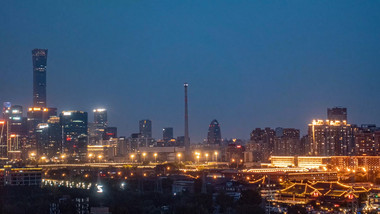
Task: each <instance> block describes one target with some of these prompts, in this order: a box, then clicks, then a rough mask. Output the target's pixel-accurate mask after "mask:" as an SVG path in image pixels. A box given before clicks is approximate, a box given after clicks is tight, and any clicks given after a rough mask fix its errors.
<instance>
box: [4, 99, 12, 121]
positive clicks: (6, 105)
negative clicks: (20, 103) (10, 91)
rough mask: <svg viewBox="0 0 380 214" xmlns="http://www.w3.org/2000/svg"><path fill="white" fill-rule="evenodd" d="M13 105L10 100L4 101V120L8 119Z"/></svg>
mask: <svg viewBox="0 0 380 214" xmlns="http://www.w3.org/2000/svg"><path fill="white" fill-rule="evenodd" d="M11 106H12V104H11V103H10V102H4V103H3V119H4V120H8V118H9V113H10V110H11Z"/></svg>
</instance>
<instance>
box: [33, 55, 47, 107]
mask: <svg viewBox="0 0 380 214" xmlns="http://www.w3.org/2000/svg"><path fill="white" fill-rule="evenodd" d="M47 53H48V50H47V49H34V50H33V51H32V59H33V104H34V105H33V106H34V107H46V65H47Z"/></svg>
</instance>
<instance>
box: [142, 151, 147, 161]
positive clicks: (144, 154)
mask: <svg viewBox="0 0 380 214" xmlns="http://www.w3.org/2000/svg"><path fill="white" fill-rule="evenodd" d="M142 155H143V158H144V162H145V156H146V153H145V152H144V153H143V154H142Z"/></svg>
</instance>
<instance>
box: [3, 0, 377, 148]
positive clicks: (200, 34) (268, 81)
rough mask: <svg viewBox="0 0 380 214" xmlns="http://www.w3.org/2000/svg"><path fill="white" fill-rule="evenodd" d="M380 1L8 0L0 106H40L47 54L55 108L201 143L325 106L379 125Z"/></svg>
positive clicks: (296, 120)
mask: <svg viewBox="0 0 380 214" xmlns="http://www.w3.org/2000/svg"><path fill="white" fill-rule="evenodd" d="M379 11H380V1H348V0H344V1H257V2H255V1H219V0H218V1H204V0H201V1H194V0H192V1H140V0H129V1H127V0H123V1H51V0H49V1H39V0H33V1H31V0H26V1H13V0H2V1H0V65H1V66H0V102H4V101H11V102H12V103H13V104H21V105H23V106H24V108H25V107H27V106H31V105H32V54H31V50H32V49H33V48H47V49H49V53H48V67H47V72H48V74H47V81H48V82H47V83H48V84H47V91H48V100H47V103H48V106H49V107H57V108H58V110H59V111H62V110H83V111H88V112H89V121H92V120H93V114H92V109H93V108H97V107H105V108H107V109H108V115H109V123H110V125H111V126H117V127H118V132H119V135H124V136H129V135H130V134H131V133H134V132H138V121H139V120H140V119H146V118H148V119H151V120H152V121H153V136H154V137H155V138H161V136H162V128H163V127H174V135H175V136H178V135H183V114H184V102H183V83H184V82H188V83H189V123H190V137H191V140H192V142H197V141H201V140H202V139H203V138H205V137H206V136H207V129H208V125H209V123H210V122H211V120H213V119H217V120H218V121H219V122H220V124H221V130H222V137H223V138H225V137H227V138H235V137H237V138H243V139H248V138H249V133H250V132H251V131H252V129H254V128H257V127H266V126H270V127H272V128H275V127H289V128H290V127H292V128H299V129H301V131H302V133H303V134H305V131H306V129H307V124H308V123H309V122H310V121H311V120H312V119H313V118H322V119H325V118H326V117H327V116H326V109H327V108H328V107H334V106H344V107H347V108H348V117H349V123H356V124H362V123H376V124H378V125H380V111H379V110H380V94H379V92H380V12H379Z"/></svg>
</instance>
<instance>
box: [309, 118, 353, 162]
mask: <svg viewBox="0 0 380 214" xmlns="http://www.w3.org/2000/svg"><path fill="white" fill-rule="evenodd" d="M308 136H309V142H310V154H311V155H322V156H324V155H326V156H333V155H336V156H338V155H353V154H354V150H355V144H354V135H353V127H352V126H351V125H350V124H348V123H347V121H345V120H344V121H339V120H335V121H330V120H326V121H324V120H313V121H312V123H310V124H309V128H308Z"/></svg>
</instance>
